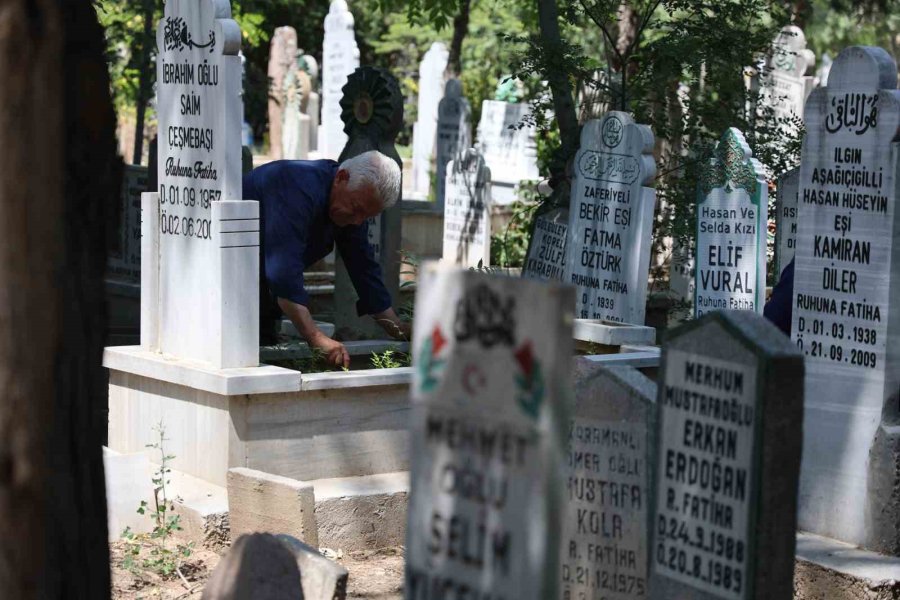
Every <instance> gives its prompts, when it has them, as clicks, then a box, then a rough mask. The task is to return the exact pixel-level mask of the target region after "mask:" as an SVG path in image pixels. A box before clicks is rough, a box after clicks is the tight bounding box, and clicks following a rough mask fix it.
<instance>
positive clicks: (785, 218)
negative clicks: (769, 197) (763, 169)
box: [775, 167, 800, 281]
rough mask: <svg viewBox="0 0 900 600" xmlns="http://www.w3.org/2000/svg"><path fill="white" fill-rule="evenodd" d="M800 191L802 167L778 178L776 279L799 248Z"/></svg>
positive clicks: (776, 201)
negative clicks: (798, 202)
mask: <svg viewBox="0 0 900 600" xmlns="http://www.w3.org/2000/svg"><path fill="white" fill-rule="evenodd" d="M799 193H800V168H799V167H797V168H794V169H791V170H790V171H788V172H787V173H785V174H784V175H782V176H781V177H779V178H778V195H777V198H776V200H775V227H776V229H775V273H776V281H777V280H778V278H779V277H780V276H781V273H782V271H784V268H785V267H786V266H788V264H789V263H790V262H791V260H792V259H793V258H794V251H795V250H796V248H797V197H798V196H799Z"/></svg>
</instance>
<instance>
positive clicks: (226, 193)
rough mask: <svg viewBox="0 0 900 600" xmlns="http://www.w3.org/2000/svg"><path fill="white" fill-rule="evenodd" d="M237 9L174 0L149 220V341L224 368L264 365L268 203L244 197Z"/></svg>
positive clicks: (164, 40)
mask: <svg viewBox="0 0 900 600" xmlns="http://www.w3.org/2000/svg"><path fill="white" fill-rule="evenodd" d="M230 16H231V9H230V7H229V3H228V2H227V0H169V2H167V3H166V6H165V14H164V16H163V18H162V20H161V21H160V23H159V27H158V29H157V46H158V52H159V55H158V58H157V112H158V115H159V160H158V164H159V166H158V169H159V172H158V181H159V194H158V204H157V205H156V206H153V205H152V204H151V205H150V206H149V207H148V206H147V204H146V202H147V197H148V195H145V196H144V199H143V201H144V210H143V212H144V222H143V230H142V233H143V238H144V239H143V240H142V264H141V271H142V282H141V287H142V290H141V292H142V299H141V304H142V308H141V311H142V315H141V319H142V323H141V340H142V345H145V346H146V347H148V348H151V349H155V350H159V351H160V352H162V353H164V354H170V355H173V356H175V357H179V358H186V359H194V360H199V361H203V362H206V363H211V364H213V365H214V366H217V367H219V368H222V367H228V366H255V365H257V364H258V339H257V337H258V317H257V311H258V302H259V293H258V268H259V267H258V261H259V259H258V256H259V254H258V251H259V221H258V216H259V213H258V205H257V203H256V202H242V201H240V199H241V115H242V101H241V61H240V58H239V57H238V51H239V49H240V42H241V31H240V29H239V28H238V25H237V23H235V22H234V21H233V20H232V19H231V18H230ZM153 197H154V198H155V196H153ZM148 247H149V248H150V251H149V252H148V251H146V250H147V248H148ZM145 260H146V261H149V263H148V262H144V261H145ZM148 264H150V265H152V268H151V269H149V270H148V269H147V268H145V266H146V265H148ZM148 271H149V272H148ZM250 290H254V291H252V293H251V291H250ZM145 307H146V310H145Z"/></svg>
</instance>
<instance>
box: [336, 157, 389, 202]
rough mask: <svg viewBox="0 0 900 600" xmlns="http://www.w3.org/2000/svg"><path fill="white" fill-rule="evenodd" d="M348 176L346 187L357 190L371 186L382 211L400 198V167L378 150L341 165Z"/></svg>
mask: <svg viewBox="0 0 900 600" xmlns="http://www.w3.org/2000/svg"><path fill="white" fill-rule="evenodd" d="M340 168H341V169H346V171H347V172H348V173H349V174H350V179H349V180H348V181H347V187H348V188H349V189H351V190H358V189H359V188H361V187H363V186H365V185H371V186H372V188H373V189H374V190H375V197H376V198H377V199H378V200H379V201H380V202H381V206H382V210H384V209H387V208H390V207H392V206H393V205H394V204H395V203H396V202H397V199H398V198H399V197H400V167H399V166H397V163H396V162H394V160H393V159H391V158H388V157H387V156H385V155H384V154H382V153H381V152H379V151H378V150H369V151H368V152H363V153H362V154H359V155H357V156H354V157H353V158H348V159H347V160H345V161H344V162H342V163H341V166H340Z"/></svg>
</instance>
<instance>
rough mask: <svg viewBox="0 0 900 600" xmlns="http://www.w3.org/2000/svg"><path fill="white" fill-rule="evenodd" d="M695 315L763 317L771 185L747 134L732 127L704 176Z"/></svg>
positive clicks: (699, 205)
mask: <svg viewBox="0 0 900 600" xmlns="http://www.w3.org/2000/svg"><path fill="white" fill-rule="evenodd" d="M697 196H698V201H697V243H696V249H695V251H696V255H695V268H694V276H695V282H694V283H695V286H694V294H695V296H694V315H695V316H697V317H701V316H703V315H704V314H706V313H708V312H711V311H715V310H752V311H755V312H758V313H762V310H763V303H764V302H765V297H766V234H767V232H768V206H769V204H768V197H769V186H768V184H767V183H766V179H765V173H764V170H763V166H762V164H760V162H759V161H758V160H756V159H755V158H753V154H752V152H751V150H750V146H748V145H747V141H746V140H745V139H744V134H742V133H741V132H740V131H739V130H737V129H735V128H734V127H729V128H728V130H727V131H726V132H725V134H724V135H723V136H722V139H721V140H719V145H718V146H717V147H716V150H715V153H714V155H713V157H712V158H710V160H709V162H708V163H707V164H706V165H704V168H703V169H702V170H701V173H700V183H699V185H698V191H697Z"/></svg>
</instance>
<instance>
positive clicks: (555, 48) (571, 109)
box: [538, 0, 578, 185]
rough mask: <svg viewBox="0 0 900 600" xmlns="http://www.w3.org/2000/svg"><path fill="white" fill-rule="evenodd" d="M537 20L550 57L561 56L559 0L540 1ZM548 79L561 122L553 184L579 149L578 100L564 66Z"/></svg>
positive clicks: (543, 44) (548, 75) (549, 75)
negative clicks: (575, 98)
mask: <svg viewBox="0 0 900 600" xmlns="http://www.w3.org/2000/svg"><path fill="white" fill-rule="evenodd" d="M538 23H539V25H540V29H541V45H542V46H543V50H544V52H545V54H546V55H547V56H560V55H561V51H562V42H561V36H560V33H559V12H558V10H557V8H556V0H538ZM550 71H551V72H549V73H547V74H546V76H547V81H548V82H549V83H550V92H551V93H552V95H553V110H554V112H555V114H556V122H557V123H558V124H559V138H560V149H559V155H558V157H557V159H556V160H554V161H553V166H552V171H553V172H552V173H551V174H550V183H551V185H555V183H556V181H558V180H559V179H561V178H564V177H565V166H566V161H568V159H569V158H571V157H572V156H573V155H574V154H575V151H576V150H577V149H578V119H577V118H576V115H575V103H574V102H573V101H572V85H571V83H570V82H569V77H568V74H567V73H566V72H565V71H564V70H563V69H550Z"/></svg>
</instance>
